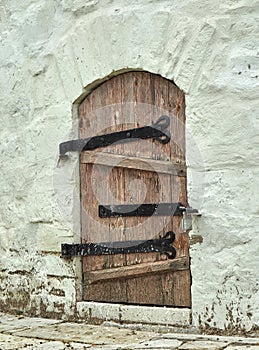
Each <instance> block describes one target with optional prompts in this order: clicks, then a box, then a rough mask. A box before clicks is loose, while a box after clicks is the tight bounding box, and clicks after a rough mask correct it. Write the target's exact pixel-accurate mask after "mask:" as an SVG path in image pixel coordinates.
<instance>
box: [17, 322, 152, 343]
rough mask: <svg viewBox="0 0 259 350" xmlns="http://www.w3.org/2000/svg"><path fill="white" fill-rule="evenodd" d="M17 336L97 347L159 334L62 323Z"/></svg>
mask: <svg viewBox="0 0 259 350" xmlns="http://www.w3.org/2000/svg"><path fill="white" fill-rule="evenodd" d="M15 335H18V336H21V337H29V338H40V339H45V340H59V341H63V342H75V343H86V344H95V345H114V344H121V345H124V344H129V343H136V342H141V341H145V340H148V339H150V338H152V337H154V336H157V335H158V334H157V333H153V332H152V333H151V332H141V331H134V330H130V329H119V328H117V327H104V326H93V325H86V324H82V323H69V322H66V323H61V324H56V325H52V326H46V327H37V328H32V329H25V330H22V331H17V332H15Z"/></svg>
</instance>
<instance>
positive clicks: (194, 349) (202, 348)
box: [179, 340, 229, 350]
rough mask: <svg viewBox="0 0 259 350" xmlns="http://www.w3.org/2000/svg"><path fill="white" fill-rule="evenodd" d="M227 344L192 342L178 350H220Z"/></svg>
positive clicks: (203, 341)
mask: <svg viewBox="0 0 259 350" xmlns="http://www.w3.org/2000/svg"><path fill="white" fill-rule="evenodd" d="M228 344H229V342H223V341H211V340H193V341H188V342H187V343H184V344H183V345H181V346H180V347H179V350H220V349H224V348H225V347H226V346H227V345H228Z"/></svg>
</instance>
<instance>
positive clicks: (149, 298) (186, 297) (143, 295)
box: [83, 269, 191, 307]
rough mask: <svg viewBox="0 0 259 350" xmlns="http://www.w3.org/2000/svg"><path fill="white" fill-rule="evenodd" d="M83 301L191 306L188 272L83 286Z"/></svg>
mask: <svg viewBox="0 0 259 350" xmlns="http://www.w3.org/2000/svg"><path fill="white" fill-rule="evenodd" d="M83 297H84V300H86V301H100V302H112V303H122V304H137V305H154V306H155V305H157V306H161V305H163V306H173V307H191V293H190V270H189V269H186V270H177V271H158V272H157V273H151V274H148V273H146V274H141V275H135V276H130V278H121V279H112V280H99V281H96V282H95V283H90V284H89V283H85V284H84V296H83Z"/></svg>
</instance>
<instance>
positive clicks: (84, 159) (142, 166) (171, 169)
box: [81, 151, 186, 176]
mask: <svg viewBox="0 0 259 350" xmlns="http://www.w3.org/2000/svg"><path fill="white" fill-rule="evenodd" d="M81 163H86V164H88V163H89V164H100V165H107V166H112V167H118V168H129V169H137V170H144V171H156V172H157V173H164V174H170V175H176V176H186V166H185V164H184V163H183V162H182V161H179V162H172V161H162V160H155V159H149V158H137V157H128V156H123V155H118V154H112V153H104V152H100V153H93V152H91V151H85V152H82V153H81Z"/></svg>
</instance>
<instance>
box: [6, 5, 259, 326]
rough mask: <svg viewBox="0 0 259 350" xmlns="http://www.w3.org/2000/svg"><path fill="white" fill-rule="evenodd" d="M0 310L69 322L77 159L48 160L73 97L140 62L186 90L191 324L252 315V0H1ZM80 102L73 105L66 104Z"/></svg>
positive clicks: (255, 319)
mask: <svg viewBox="0 0 259 350" xmlns="http://www.w3.org/2000/svg"><path fill="white" fill-rule="evenodd" d="M0 11H1V21H0V27H1V34H0V43H1V50H0V84H1V96H0V98H1V103H0V109H1V113H0V118H1V125H2V128H1V131H0V133H1V144H0V152H1V158H0V162H1V177H0V185H1V201H0V237H1V243H0V269H1V283H0V306H1V309H3V310H8V311H18V312H26V313H27V314H34V315H43V316H54V317H63V318H74V317H76V316H77V307H76V301H80V294H81V288H80V285H81V281H80V275H81V272H80V263H79V262H78V261H77V260H76V259H75V260H74V261H72V262H69V261H64V260H62V259H60V244H61V243H62V242H67V243H70V242H79V241H80V234H79V229H78V225H79V217H78V212H79V200H78V199H79V191H78V166H77V164H78V163H77V157H76V156H74V157H72V158H70V159H69V160H67V161H66V162H62V161H61V162H58V144H59V143H60V142H62V141H65V140H67V139H68V138H69V137H71V135H72V134H73V133H74V131H73V130H76V128H73V124H74V123H75V122H76V119H77V101H79V100H80V98H82V96H85V95H86V93H87V92H89V91H90V89H91V88H92V87H93V86H96V85H97V84H98V82H99V81H100V80H102V79H104V78H106V77H107V76H109V75H110V74H117V72H120V71H124V70H130V69H143V70H146V71H150V72H152V73H156V74H160V75H162V76H163V77H166V78H168V79H171V80H173V81H174V82H175V83H176V84H177V86H178V87H180V88H181V89H182V90H183V91H184V92H185V94H186V106H187V109H186V116H187V158H188V159H187V160H188V191H189V198H190V204H191V205H193V206H194V207H198V208H199V209H200V210H201V212H202V217H201V218H196V219H195V220H194V223H193V231H192V232H191V234H192V235H201V236H202V238H203V242H202V243H197V244H195V245H193V246H192V247H191V257H192V278H193V284H192V297H193V308H192V312H193V324H194V325H195V326H196V327H200V329H201V330H204V329H206V330H207V331H213V330H216V329H225V330H227V331H228V332H237V331H245V330H250V329H251V328H252V327H255V326H258V323H259V305H258V304H259V296H258V270H259V261H258V260H259V258H258V227H259V207H258V203H257V202H256V199H258V195H259V186H258V160H259V159H258V158H259V157H258V147H259V119H258V111H259V108H258V97H259V92H258V91H259V89H258V85H259V83H258V75H259V52H258V47H259V45H258V44H259V39H258V30H259V27H258V16H259V2H258V1H256V0H224V1H221V0H208V1H206V3H204V1H202V0H195V1H190V0H182V1H174V0H173V1H172V0H167V1H166V0H165V1H163V0H162V1H154V0H153V1H152V0H143V1H136V0H135V1H132V0H131V1H129V0H117V1H112V0H88V1H87V0H60V1H52V0H24V1H18V2H17V1H15V0H4V1H2V2H1V4H0ZM78 99H79V100H78Z"/></svg>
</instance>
